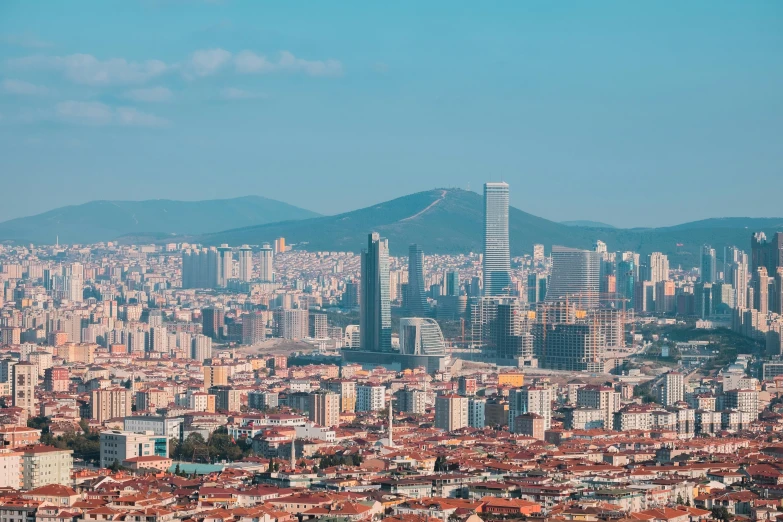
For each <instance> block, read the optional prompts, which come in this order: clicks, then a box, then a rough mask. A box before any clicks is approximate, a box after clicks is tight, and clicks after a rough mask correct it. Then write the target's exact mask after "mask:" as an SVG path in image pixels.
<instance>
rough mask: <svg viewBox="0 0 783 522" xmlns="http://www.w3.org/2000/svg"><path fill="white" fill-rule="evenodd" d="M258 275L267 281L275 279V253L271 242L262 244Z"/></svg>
mask: <svg viewBox="0 0 783 522" xmlns="http://www.w3.org/2000/svg"><path fill="white" fill-rule="evenodd" d="M258 277H259V279H261V281H264V282H265V283H271V282H272V281H274V280H275V254H274V252H273V251H272V247H271V246H269V243H264V244H263V245H261V251H260V252H259V259H258Z"/></svg>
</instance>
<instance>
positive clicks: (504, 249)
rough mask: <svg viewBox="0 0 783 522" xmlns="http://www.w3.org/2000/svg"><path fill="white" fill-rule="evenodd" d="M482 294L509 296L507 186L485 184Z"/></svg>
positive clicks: (509, 265)
mask: <svg viewBox="0 0 783 522" xmlns="http://www.w3.org/2000/svg"><path fill="white" fill-rule="evenodd" d="M483 270H484V295H485V296H498V295H508V294H509V293H510V287H511V255H510V252H509V242H508V183H503V182H501V183H485V184H484V259H483Z"/></svg>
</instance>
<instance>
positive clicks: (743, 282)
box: [726, 247, 750, 308]
mask: <svg viewBox="0 0 783 522" xmlns="http://www.w3.org/2000/svg"><path fill="white" fill-rule="evenodd" d="M726 276H727V279H728V282H729V283H731V286H732V287H733V288H734V304H735V307H736V308H748V305H749V304H750V303H748V286H749V285H750V273H749V272H748V254H746V253H745V252H743V251H742V250H739V249H738V248H736V247H731V248H729V265H728V267H727V273H726Z"/></svg>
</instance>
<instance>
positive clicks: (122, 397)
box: [90, 388, 133, 423]
mask: <svg viewBox="0 0 783 522" xmlns="http://www.w3.org/2000/svg"><path fill="white" fill-rule="evenodd" d="M132 404H133V392H131V391H130V390H129V389H127V388H101V389H98V390H93V391H92V394H91V395H90V408H91V410H92V418H93V420H96V421H98V422H99V423H102V422H104V421H107V420H109V419H119V418H123V417H128V416H130V414H131V406H132Z"/></svg>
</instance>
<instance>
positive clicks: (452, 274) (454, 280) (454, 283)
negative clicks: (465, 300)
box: [446, 271, 460, 297]
mask: <svg viewBox="0 0 783 522" xmlns="http://www.w3.org/2000/svg"><path fill="white" fill-rule="evenodd" d="M459 290H460V288H459V272H457V271H448V272H446V295H448V296H452V297H458V296H459Z"/></svg>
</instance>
